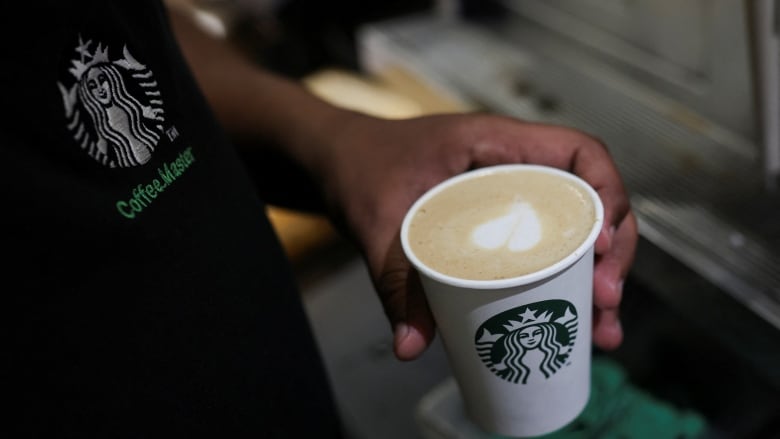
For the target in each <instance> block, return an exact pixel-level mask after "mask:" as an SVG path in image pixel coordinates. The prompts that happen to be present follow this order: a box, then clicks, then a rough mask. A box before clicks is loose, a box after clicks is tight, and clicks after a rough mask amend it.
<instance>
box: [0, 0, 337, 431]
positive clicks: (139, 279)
mask: <svg viewBox="0 0 780 439" xmlns="http://www.w3.org/2000/svg"><path fill="white" fill-rule="evenodd" d="M3 14H4V15H5V18H4V19H3V21H4V22H7V23H6V25H4V26H3V28H2V30H0V35H2V38H3V40H5V41H4V42H3V45H2V46H0V47H4V48H5V49H4V52H5V54H4V62H3V63H2V64H3V65H2V67H1V68H0V70H1V71H2V73H0V75H1V76H0V77H1V78H2V79H3V81H2V85H3V90H4V95H3V103H4V107H5V109H6V111H5V112H4V113H5V114H6V115H5V116H3V118H2V119H1V120H2V123H1V125H0V164H1V166H2V168H3V172H2V173H0V174H1V175H2V176H0V182H1V184H2V186H3V192H2V193H3V194H4V197H3V198H4V202H3V207H2V212H3V213H2V223H0V224H2V230H3V235H4V236H3V238H2V252H3V256H4V258H3V259H5V260H6V261H9V262H7V263H6V264H5V265H4V266H3V268H2V269H0V273H2V276H3V281H4V287H3V288H2V289H3V293H2V301H3V305H2V309H3V312H4V314H5V313H7V314H8V316H7V318H6V320H5V321H6V322H8V331H7V332H6V335H5V337H7V342H6V343H4V346H5V347H6V349H5V358H6V360H5V361H4V363H5V365H4V366H3V368H4V369H5V370H4V371H3V372H4V373H3V376H4V380H5V381H6V384H7V385H6V386H4V387H5V389H4V391H3V399H5V402H6V406H7V405H8V404H10V405H12V406H13V409H12V410H11V411H10V412H9V419H8V421H7V423H6V424H5V425H6V429H7V430H9V431H14V432H16V433H17V435H15V436H14V437H43V436H45V437H98V436H99V437H157V436H166V437H193V436H211V437H225V438H237V437H254V438H267V437H336V436H338V431H339V421H338V419H337V415H336V412H335V409H334V406H333V404H332V401H331V396H330V393H329V389H328V383H327V378H326V376H325V373H324V370H323V367H322V362H321V359H320V358H319V356H318V353H317V350H316V349H317V348H316V346H315V344H314V342H313V339H312V337H311V333H310V328H309V326H308V323H307V320H306V316H305V313H304V311H303V308H302V306H301V303H300V298H299V296H298V292H297V290H296V288H295V284H294V281H293V278H292V276H291V272H290V269H289V267H288V266H287V265H286V264H287V263H286V261H285V258H284V253H283V251H282V249H281V247H280V245H279V242H278V240H277V239H276V237H275V235H274V233H273V229H272V228H271V226H270V224H269V223H268V221H267V219H266V217H265V212H264V205H263V203H262V202H261V200H260V199H259V197H258V195H257V193H256V191H255V190H254V187H253V182H252V179H251V178H250V176H249V174H248V173H247V172H246V170H245V169H244V167H243V165H242V163H241V161H240V160H239V158H238V156H237V154H236V152H235V151H234V150H233V149H232V146H231V145H230V144H228V142H227V140H226V138H225V136H224V134H223V132H222V131H221V129H220V127H219V126H218V125H217V123H216V122H215V119H214V118H213V116H212V114H211V113H210V112H209V109H208V107H207V105H206V103H205V101H204V99H203V97H202V95H201V94H200V92H199V91H198V89H197V87H196V84H195V82H194V81H193V78H192V77H191V75H190V73H189V72H188V71H187V69H186V65H185V63H184V61H183V58H182V56H181V54H180V53H179V51H178V48H177V46H176V43H175V41H174V39H173V37H172V35H171V33H170V29H169V27H168V22H167V15H166V12H165V11H164V9H163V7H162V6H161V5H160V4H159V3H158V2H156V1H140V0H133V1H106V0H93V1H62V0H52V1H38V2H13V5H7V6H5V7H4V10H3ZM6 437H9V436H6Z"/></svg>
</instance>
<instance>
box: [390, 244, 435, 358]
mask: <svg viewBox="0 0 780 439" xmlns="http://www.w3.org/2000/svg"><path fill="white" fill-rule="evenodd" d="M385 261H386V262H385V264H384V267H383V269H382V271H381V273H380V274H379V276H378V279H377V281H376V289H377V292H378V294H379V298H380V300H381V302H382V307H383V308H384V311H385V315H386V316H387V318H388V320H389V321H390V325H391V327H392V328H393V332H394V336H393V351H394V353H395V356H396V357H397V358H398V359H399V360H402V361H409V360H414V359H416V358H417V357H419V356H420V355H422V353H423V352H424V351H425V349H427V347H428V346H429V345H430V344H431V342H432V341H433V338H434V336H435V334H436V325H435V323H434V320H433V316H432V315H431V311H430V308H429V307H428V301H427V300H426V298H425V294H424V292H423V289H422V285H421V284H420V278H419V276H418V274H417V272H416V271H415V270H414V269H413V268H412V266H411V264H410V263H409V261H408V260H407V259H406V257H405V256H404V255H403V251H402V249H401V243H400V240H398V239H396V240H394V242H393V244H392V245H391V247H390V250H389V251H388V255H387V258H386V259H385Z"/></svg>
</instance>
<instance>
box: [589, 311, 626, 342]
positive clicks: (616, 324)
mask: <svg viewBox="0 0 780 439" xmlns="http://www.w3.org/2000/svg"><path fill="white" fill-rule="evenodd" d="M622 342H623V327H622V326H621V325H620V319H619V316H618V310H617V309H610V310H598V309H597V310H595V312H594V314H593V343H594V344H595V345H596V346H598V347H600V348H601V349H604V350H607V351H610V350H613V349H616V348H617V347H618V346H620V344H621V343H622Z"/></svg>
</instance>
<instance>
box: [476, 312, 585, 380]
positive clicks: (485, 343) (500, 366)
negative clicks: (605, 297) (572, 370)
mask: <svg viewBox="0 0 780 439" xmlns="http://www.w3.org/2000/svg"><path fill="white" fill-rule="evenodd" d="M576 338H577V309H576V308H575V307H574V305H572V304H571V303H570V302H568V301H565V300H544V301H541V302H536V303H531V304H528V305H523V306H519V307H517V308H512V309H510V310H508V311H504V312H502V313H500V314H497V315H495V316H493V317H491V318H489V319H488V320H486V321H485V322H484V323H483V324H482V325H480V327H479V328H478V329H477V333H476V334H475V336H474V344H475V346H476V349H477V353H478V354H479V357H480V358H481V359H482V362H484V363H485V366H487V367H488V369H490V370H491V371H492V372H493V373H494V374H496V375H497V376H498V377H500V378H502V379H505V380H507V381H509V382H512V383H515V384H517V383H520V384H526V383H527V382H528V378H529V376H531V375H533V374H541V375H542V376H544V378H545V379H547V378H550V377H551V376H553V375H554V374H555V373H556V372H558V370H560V369H561V368H562V367H564V366H566V365H568V364H570V363H571V361H570V354H571V350H572V348H573V347H574V342H575V340H576Z"/></svg>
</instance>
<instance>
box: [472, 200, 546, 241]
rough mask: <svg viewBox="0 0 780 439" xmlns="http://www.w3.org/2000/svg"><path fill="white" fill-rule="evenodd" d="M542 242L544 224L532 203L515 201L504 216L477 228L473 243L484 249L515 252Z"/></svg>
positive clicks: (474, 232) (474, 231)
mask: <svg viewBox="0 0 780 439" xmlns="http://www.w3.org/2000/svg"><path fill="white" fill-rule="evenodd" d="M541 240H542V223H541V221H539V215H538V214H537V213H536V210H535V209H534V208H533V206H531V204H530V203H526V202H522V201H520V200H515V202H514V203H513V204H512V206H511V207H510V209H509V213H507V214H506V215H504V216H501V217H498V218H495V219H491V220H488V221H486V222H484V223H482V224H480V225H479V226H477V227H475V228H474V230H473V231H472V232H471V241H472V242H473V243H474V244H475V245H477V246H479V247H481V248H484V249H488V250H495V249H498V248H501V247H505V248H507V249H508V250H510V251H513V252H521V251H525V250H528V249H531V248H533V247H534V246H535V245H536V244H538V243H539V241H541Z"/></svg>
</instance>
